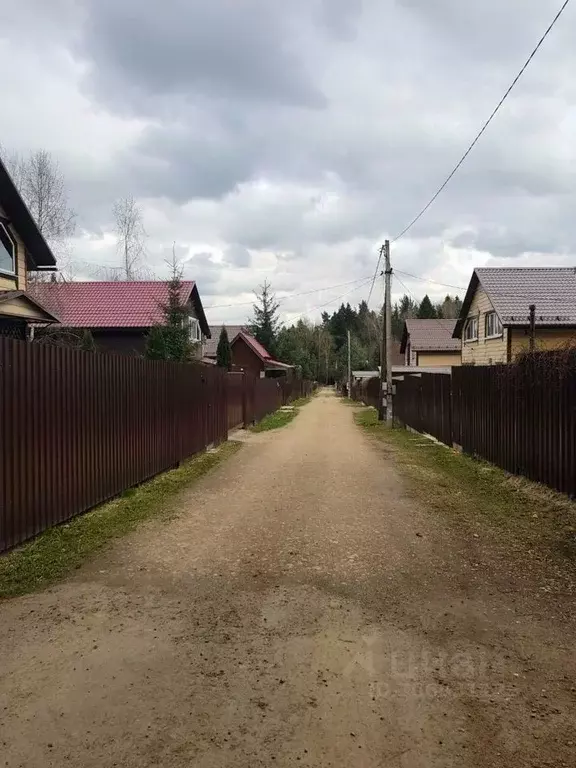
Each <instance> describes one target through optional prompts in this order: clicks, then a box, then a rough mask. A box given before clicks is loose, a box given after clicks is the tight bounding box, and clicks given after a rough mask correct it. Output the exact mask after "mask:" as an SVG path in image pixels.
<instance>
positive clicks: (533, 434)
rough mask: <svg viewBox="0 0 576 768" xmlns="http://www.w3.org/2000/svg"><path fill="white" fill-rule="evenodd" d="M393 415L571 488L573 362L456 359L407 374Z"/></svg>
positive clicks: (574, 487) (575, 444) (575, 405)
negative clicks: (458, 363)
mask: <svg viewBox="0 0 576 768" xmlns="http://www.w3.org/2000/svg"><path fill="white" fill-rule="evenodd" d="M543 359H544V360H545V358H543ZM540 362H542V361H540ZM394 416H395V419H396V420H397V421H399V422H401V423H403V424H405V425H407V426H410V427H413V428H414V429H417V430H418V431H420V432H428V433H429V434H432V435H434V436H435V437H437V438H438V439H439V440H441V441H442V442H444V443H446V444H447V445H450V446H451V445H453V444H457V445H459V446H461V447H462V449H463V450H464V451H465V452H466V453H469V454H471V455H476V456H478V457H480V458H483V459H486V460H487V461H490V462H492V463H493V464H496V465H498V466H499V467H501V468H502V469H505V470H507V471H508V472H511V473H513V474H519V475H524V476H525V477H528V478H530V479H531V480H535V481H537V482H541V483H545V484H546V485H549V486H551V487H552V488H555V489H556V490H559V491H562V492H564V493H567V494H570V495H572V496H574V495H576V364H571V365H562V364H558V365H556V364H554V359H553V358H549V360H548V361H547V364H539V365H532V364H530V362H526V363H524V364H519V365H502V366H486V367H484V366H482V367H481V366H462V367H459V368H453V369H452V376H451V377H450V376H447V375H444V374H422V378H421V379H420V380H419V379H418V378H417V377H407V378H406V379H405V380H404V381H399V382H397V384H396V397H395V399H394Z"/></svg>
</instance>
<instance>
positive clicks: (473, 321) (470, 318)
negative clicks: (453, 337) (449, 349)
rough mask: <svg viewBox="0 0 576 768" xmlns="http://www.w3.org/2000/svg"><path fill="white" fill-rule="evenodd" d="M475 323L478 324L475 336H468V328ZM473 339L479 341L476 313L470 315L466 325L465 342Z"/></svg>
mask: <svg viewBox="0 0 576 768" xmlns="http://www.w3.org/2000/svg"><path fill="white" fill-rule="evenodd" d="M473 323H474V324H475V326H476V334H475V335H474V336H468V335H467V334H468V328H471V327H472V324H473ZM472 341H478V318H477V317H476V315H474V317H469V318H468V319H467V320H466V325H465V326H464V344H467V343H468V342H472Z"/></svg>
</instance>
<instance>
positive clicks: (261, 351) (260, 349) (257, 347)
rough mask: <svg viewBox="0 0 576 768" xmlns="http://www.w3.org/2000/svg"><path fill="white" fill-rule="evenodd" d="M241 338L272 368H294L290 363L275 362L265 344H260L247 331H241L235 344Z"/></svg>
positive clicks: (234, 339) (236, 337)
mask: <svg viewBox="0 0 576 768" xmlns="http://www.w3.org/2000/svg"><path fill="white" fill-rule="evenodd" d="M239 338H240V339H242V340H243V341H244V342H245V343H246V344H247V345H248V346H249V347H250V349H251V350H252V351H253V352H255V353H256V354H257V355H258V357H259V358H260V359H261V360H262V362H263V363H265V364H266V365H272V366H274V365H277V366H280V367H281V368H294V366H293V365H289V364H288V363H281V362H280V360H274V358H273V357H272V356H271V355H270V352H268V350H267V349H266V347H265V346H264V345H263V344H260V342H259V341H258V340H257V339H255V338H254V336H252V335H251V334H249V333H246V331H240V332H239V333H238V334H237V335H236V336H235V337H234V338H233V339H232V341H233V342H234V341H236V339H239Z"/></svg>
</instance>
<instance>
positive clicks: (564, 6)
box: [392, 0, 570, 243]
mask: <svg viewBox="0 0 576 768" xmlns="http://www.w3.org/2000/svg"><path fill="white" fill-rule="evenodd" d="M569 2H570V0H564V3H563V4H562V7H561V8H560V10H559V11H558V13H557V14H556V16H555V17H554V19H553V20H552V22H551V24H550V26H549V27H548V29H547V30H546V32H544V34H543V35H542V37H541V38H540V40H539V41H538V44H537V45H536V47H535V48H534V50H533V51H532V53H531V54H530V56H528V58H527V59H526V61H525V63H524V66H523V67H522V69H521V70H520V72H518V74H517V75H516V77H515V78H514V80H513V81H512V83H511V84H510V85H509V87H508V89H507V91H506V93H505V94H504V96H502V98H501V99H500V101H499V102H498V104H497V105H496V108H495V109H494V111H493V112H492V114H491V115H490V117H489V118H488V120H486V122H485V123H484V125H483V126H482V128H481V129H480V131H479V132H478V133H477V135H476V138H475V139H474V141H473V142H472V143H471V144H470V146H469V147H468V149H467V150H466V152H464V154H463V155H462V157H461V158H460V160H459V161H458V162H457V163H456V165H455V167H454V168H453V170H452V171H451V173H450V174H449V175H448V176H447V178H446V179H445V181H444V182H443V184H442V185H441V186H440V188H439V189H438V191H437V192H436V193H435V194H434V195H433V196H432V197H431V198H430V200H429V201H428V202H427V203H426V205H425V206H424V208H422V210H421V211H420V213H419V214H418V215H417V216H415V217H414V218H413V219H412V221H411V222H410V223H409V224H408V226H406V227H404V229H403V230H402V231H401V232H400V234H399V235H396V237H395V238H394V239H393V240H392V242H393V243H395V242H396V241H397V240H400V238H401V237H403V236H404V235H405V234H406V232H408V230H409V229H412V227H413V226H414V224H416V222H417V221H418V220H419V219H420V218H421V217H422V216H423V215H424V214H425V213H426V211H427V210H428V208H430V206H431V205H432V204H433V203H434V202H435V200H436V199H437V198H438V196H439V195H440V194H441V193H442V191H443V190H444V189H445V187H446V186H447V185H448V183H449V182H450V181H451V180H452V178H453V177H454V175H455V174H456V172H457V171H458V169H459V168H460V166H461V165H462V164H463V163H464V161H465V160H466V158H467V157H468V155H469V154H470V152H472V150H473V149H474V147H475V146H476V144H477V143H478V141H479V140H480V138H481V136H482V134H483V133H484V131H485V130H486V129H487V128H488V126H489V125H490V123H491V122H492V120H493V119H494V118H495V117H496V114H497V113H498V111H499V110H500V107H501V106H502V104H504V102H505V101H506V99H507V98H508V96H509V95H510V93H511V91H512V89H513V88H514V86H515V85H516V83H517V82H518V81H519V80H520V78H521V77H522V75H523V74H524V72H525V71H526V69H527V68H528V66H529V64H530V62H531V61H532V59H533V58H534V56H535V55H536V54H537V53H538V50H539V49H540V47H541V45H542V43H543V42H544V40H546V38H547V37H548V35H549V34H550V32H551V31H552V28H553V27H554V25H555V24H556V22H557V21H558V19H559V18H560V16H561V15H562V13H563V12H564V10H565V9H566V6H567V5H568V3H569Z"/></svg>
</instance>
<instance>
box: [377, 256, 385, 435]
mask: <svg viewBox="0 0 576 768" xmlns="http://www.w3.org/2000/svg"><path fill="white" fill-rule="evenodd" d="M385 250H386V246H385V245H383V246H382V247H381V248H380V261H382V256H384V252H385ZM380 275H382V272H381V273H380ZM384 293H386V291H384ZM385 366H386V296H384V304H383V305H382V328H381V333H380V399H379V402H378V421H384V418H385V416H386V413H385V408H384V384H385V383H386V370H385Z"/></svg>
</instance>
